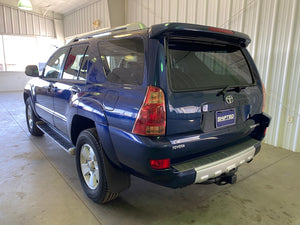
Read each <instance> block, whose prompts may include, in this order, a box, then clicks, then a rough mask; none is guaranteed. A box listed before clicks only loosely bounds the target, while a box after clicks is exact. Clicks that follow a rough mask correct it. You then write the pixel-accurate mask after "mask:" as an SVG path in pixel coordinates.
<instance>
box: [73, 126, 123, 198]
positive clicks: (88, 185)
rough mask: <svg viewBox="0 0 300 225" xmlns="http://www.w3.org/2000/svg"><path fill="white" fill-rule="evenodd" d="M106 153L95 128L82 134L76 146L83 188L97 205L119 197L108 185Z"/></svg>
mask: <svg viewBox="0 0 300 225" xmlns="http://www.w3.org/2000/svg"><path fill="white" fill-rule="evenodd" d="M104 160H106V159H105V157H104V152H103V149H102V146H101V144H100V141H99V138H98V134H97V131H96V129H95V128H91V129H87V130H84V131H82V132H81V133H80V135H79V137H78V140H77V144H76V166H77V172H78V176H79V179H80V183H81V186H82V188H83V190H84V191H85V193H86V194H87V196H88V197H89V198H91V199H92V200H93V201H95V202H97V203H106V202H109V201H111V200H113V199H115V198H117V197H118V195H119V193H113V192H111V191H110V190H109V188H108V185H107V178H106V172H105V167H104V163H105V162H104Z"/></svg>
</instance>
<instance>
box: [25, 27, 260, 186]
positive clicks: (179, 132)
mask: <svg viewBox="0 0 300 225" xmlns="http://www.w3.org/2000/svg"><path fill="white" fill-rule="evenodd" d="M125 34H130V35H132V36H135V37H139V38H142V39H143V42H144V52H145V53H144V54H145V55H144V76H143V82H142V84H141V85H129V84H120V83H112V82H110V81H108V80H107V78H106V75H105V72H104V69H103V63H102V60H101V55H100V54H101V53H100V51H99V49H98V44H99V42H101V41H102V40H115V39H122V37H113V35H111V36H106V37H100V38H92V39H90V40H84V41H81V42H75V43H71V44H69V45H67V46H66V47H64V48H69V49H71V48H72V47H74V46H76V45H82V44H88V46H89V62H88V64H87V79H86V81H80V80H63V79H61V74H60V76H59V77H58V78H57V79H47V78H45V77H43V76H41V77H39V78H34V79H32V80H31V81H29V82H28V84H27V85H26V87H25V91H24V98H27V97H30V98H31V99H32V102H33V105H34V110H35V113H36V114H37V116H38V117H39V118H40V119H42V120H44V121H46V122H48V123H51V124H52V125H54V126H55V127H56V128H58V129H59V130H60V131H62V132H63V133H64V134H65V135H66V137H67V138H69V139H70V140H71V141H72V142H73V143H74V145H75V144H76V138H77V137H76V136H74V135H73V134H72V130H73V129H74V127H72V126H74V123H73V122H74V118H75V117H77V118H86V119H89V120H90V121H93V123H94V126H95V127H96V129H97V132H98V135H99V139H100V141H101V143H102V146H103V149H104V151H105V153H106V156H107V157H108V159H109V160H110V161H111V162H112V163H113V164H114V165H116V166H118V167H120V168H122V169H124V170H126V171H128V172H130V173H132V174H134V175H137V176H140V177H142V178H144V179H147V180H149V181H152V182H155V183H158V184H161V185H164V186H168V187H173V188H177V187H183V186H186V185H189V184H192V183H193V182H194V180H195V176H196V175H195V171H193V170H189V171H181V172H179V171H177V170H176V169H174V168H173V167H172V165H175V164H180V163H183V162H186V161H189V160H193V159H195V158H199V157H201V156H203V155H208V154H210V153H213V152H216V151H219V150H222V149H224V148H225V147H230V146H231V145H232V146H234V145H241V147H242V146H243V143H244V142H245V141H246V140H250V139H260V140H261V139H262V138H263V136H264V134H262V133H256V134H255V135H256V136H254V135H253V132H254V129H255V128H250V127H251V125H252V124H253V123H254V120H253V119H252V118H253V117H254V116H255V115H258V114H262V104H263V93H262V92H263V91H262V84H261V80H260V78H259V74H258V71H257V69H256V67H255V64H254V62H253V60H252V58H251V56H250V55H249V53H248V51H247V50H246V48H245V47H246V46H247V45H248V44H249V42H250V39H249V37H248V36H247V35H244V34H241V33H237V32H236V33H234V34H224V33H218V32H213V31H210V30H209V29H208V27H205V26H199V25H191V24H162V25H154V26H152V27H151V28H150V29H144V30H140V31H133V32H128V33H126V32H125ZM174 36H178V37H182V38H198V39H202V40H203V41H205V42H218V43H223V44H224V43H226V44H228V43H230V44H231V45H234V46H239V47H240V48H241V51H242V52H243V54H244V56H245V58H246V60H247V63H248V65H249V68H250V70H251V74H252V76H253V79H254V82H253V85H249V86H248V87H246V88H244V89H242V90H240V91H238V92H236V91H228V93H226V95H227V94H230V95H232V97H233V98H234V102H233V103H232V104H230V105H228V104H227V103H226V102H225V100H224V97H225V94H224V96H223V95H218V94H217V93H218V92H219V91H220V88H217V89H210V90H201V91H188V92H175V91H173V90H172V88H171V87H170V85H169V79H168V68H169V67H168V58H167V46H166V40H167V38H168V37H174ZM123 38H124V37H123ZM125 38H128V37H125ZM149 85H152V86H158V87H160V88H161V89H162V90H163V92H164V94H165V101H166V116H167V121H166V124H167V125H166V134H165V136H161V137H145V136H139V135H135V134H133V133H132V129H133V126H134V123H135V120H136V117H137V115H138V112H139V110H140V107H141V105H142V103H143V101H144V98H145V93H146V90H147V86H149ZM73 87H76V88H77V89H78V90H79V92H77V93H76V92H74V91H73V90H72V88H73ZM38 104H39V105H42V106H44V109H43V108H41V107H38V106H37V105H38ZM45 108H47V109H49V110H50V111H47V110H45ZM229 109H234V110H233V112H234V116H235V117H234V122H232V121H231V124H228V123H225V125H226V126H223V125H224V124H222V123H219V124H218V126H217V125H216V118H217V117H218V116H217V115H216V113H217V112H221V111H224V110H229ZM227 112H228V111H227ZM230 113H232V111H230ZM225 114H226V113H225ZM225 114H224V115H225ZM226 115H227V114H226ZM256 122H257V121H256ZM227 125H230V126H227ZM259 144H260V141H259V140H258V141H257V146H259ZM179 145H181V146H179ZM178 146H179V147H178ZM182 146H184V147H182ZM165 158H170V159H171V168H169V169H165V170H154V169H152V168H151V167H150V163H149V160H150V159H165Z"/></svg>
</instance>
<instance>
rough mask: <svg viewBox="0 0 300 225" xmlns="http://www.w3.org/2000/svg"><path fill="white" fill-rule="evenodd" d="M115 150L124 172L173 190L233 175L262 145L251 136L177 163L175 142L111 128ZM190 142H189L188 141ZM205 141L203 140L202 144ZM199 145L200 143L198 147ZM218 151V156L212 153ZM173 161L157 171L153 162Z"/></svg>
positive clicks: (216, 153)
mask: <svg viewBox="0 0 300 225" xmlns="http://www.w3.org/2000/svg"><path fill="white" fill-rule="evenodd" d="M110 133H111V137H112V142H113V145H114V149H115V151H116V154H117V156H118V160H119V162H120V163H121V164H122V166H123V167H124V169H126V170H128V171H129V172H130V173H132V174H133V175H136V176H139V177H141V178H143V179H145V180H148V181H151V182H154V183H157V184H160V185H163V186H166V187H171V188H179V187H184V186H187V185H190V184H193V183H202V182H205V181H207V180H209V179H211V178H215V177H218V176H220V175H224V174H227V173H230V172H232V171H233V170H235V169H237V168H238V167H239V166H241V165H242V164H244V163H246V162H249V161H251V160H252V159H253V157H254V156H255V155H256V154H257V153H258V152H259V150H260V146H261V144H260V141H258V140H255V139H254V138H251V137H250V136H247V137H246V138H243V139H242V140H240V141H237V142H235V143H234V144H230V145H226V147H223V148H222V147H218V148H215V149H211V151H210V153H208V152H207V151H205V154H203V155H202V156H197V157H195V158H193V159H188V160H186V161H183V162H182V161H181V162H177V161H176V159H174V160H173V158H172V157H173V156H174V153H175V151H186V152H187V151H188V149H185V148H183V149H174V146H178V144H176V145H174V143H173V142H172V141H170V140H169V141H167V140H166V139H162V140H154V139H150V138H147V137H141V136H137V135H133V134H131V133H126V132H124V131H120V130H117V129H114V128H110ZM187 141H188V140H187ZM200 141H201V140H200ZM194 144H197V143H194ZM213 151H215V152H214V153H212V152H213ZM166 158H170V159H171V167H170V168H169V169H163V170H155V169H152V168H151V166H150V163H149V161H150V159H166Z"/></svg>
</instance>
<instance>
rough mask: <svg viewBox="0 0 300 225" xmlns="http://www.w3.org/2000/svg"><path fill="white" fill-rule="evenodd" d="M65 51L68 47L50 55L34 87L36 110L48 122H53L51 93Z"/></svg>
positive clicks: (53, 90)
mask: <svg viewBox="0 0 300 225" xmlns="http://www.w3.org/2000/svg"><path fill="white" fill-rule="evenodd" d="M67 51H68V48H63V49H60V50H58V51H57V52H56V53H55V54H53V55H52V57H51V58H50V59H49V61H48V62H47V64H46V66H45V70H44V73H43V76H42V79H40V82H39V83H38V84H37V85H36V87H35V93H36V103H35V107H36V112H37V114H38V115H39V116H40V117H41V118H43V119H44V120H46V121H47V122H48V123H50V124H53V115H54V108H53V95H54V92H55V85H56V82H57V80H58V78H59V76H60V74H61V69H62V65H63V62H64V60H65V56H66V55H67Z"/></svg>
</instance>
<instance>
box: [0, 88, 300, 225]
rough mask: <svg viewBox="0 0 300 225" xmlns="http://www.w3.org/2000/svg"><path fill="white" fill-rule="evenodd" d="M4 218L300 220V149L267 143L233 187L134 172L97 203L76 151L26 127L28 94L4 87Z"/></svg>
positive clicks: (214, 224) (31, 224)
mask: <svg viewBox="0 0 300 225" xmlns="http://www.w3.org/2000/svg"><path fill="white" fill-rule="evenodd" d="M0 113H1V121H0V144H1V149H0V224H1V225H7V224H8V225H10V224H11V225H16V224H18V225H19V224H28V225H35V224H43V225H44V224H51V225H55V224H63V225H69V224H70V225H71V224H72V225H77V224H78V225H79V224H80V225H90V224H102V225H107V224H109V225H111V224H113V225H114V224H118V225H123V224H124V225H127V224H128V225H135V224H139V225H140V224H163V225H165V224H172V225H173V224H207V225H209V224H211V225H221V224H226V225H227V224H230V225H232V224H238V225H241V224H243V225H248V224H249V225H250V224H272V225H275V224H278V225H283V224H285V225H286V224H295V225H296V224H297V225H299V224H300V213H299V211H300V194H299V189H300V179H299V178H300V175H299V171H300V154H299V153H293V152H291V151H287V150H284V149H280V148H275V147H272V146H269V145H266V144H264V145H263V147H262V151H261V153H260V154H259V155H258V156H256V158H255V160H254V161H253V162H252V163H250V164H247V165H244V166H242V167H241V168H240V169H239V171H238V182H237V183H236V184H234V185H225V186H216V185H214V184H213V185H196V184H195V185H191V186H189V187H186V188H183V189H176V190H173V189H168V188H164V187H160V186H158V185H155V184H151V183H148V182H146V181H143V180H141V179H138V178H135V177H132V185H131V188H130V189H129V190H127V191H124V192H123V193H121V195H120V197H119V198H118V199H117V200H115V201H113V202H111V203H109V204H106V205H98V204H95V203H93V202H92V201H90V200H89V199H88V198H87V197H86V196H85V194H84V193H83V191H82V189H81V186H80V183H79V180H78V178H77V174H76V168H75V159H74V156H70V155H68V154H67V153H66V152H64V151H63V150H61V149H60V147H59V146H57V145H56V144H55V143H54V142H52V140H51V139H49V138H48V137H47V136H44V137H41V138H36V137H32V136H30V134H29V132H28V131H27V127H26V122H25V113H24V103H23V100H22V93H21V92H19V93H0Z"/></svg>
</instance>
